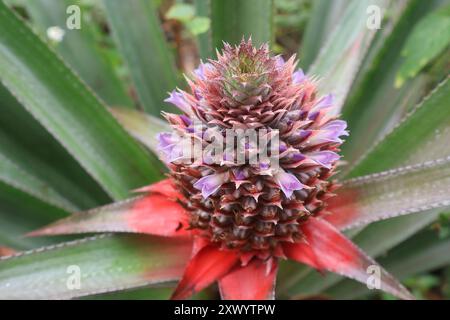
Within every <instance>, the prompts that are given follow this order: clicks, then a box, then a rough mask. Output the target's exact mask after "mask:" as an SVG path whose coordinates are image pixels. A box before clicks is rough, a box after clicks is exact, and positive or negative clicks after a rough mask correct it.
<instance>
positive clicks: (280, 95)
mask: <svg viewBox="0 0 450 320" xmlns="http://www.w3.org/2000/svg"><path fill="white" fill-rule="evenodd" d="M295 68H296V61H295V57H292V58H290V59H289V60H287V61H284V60H283V58H282V57H280V56H271V55H270V53H269V49H268V46H267V45H262V46H261V47H259V48H256V47H254V46H253V45H252V42H251V40H248V41H244V40H243V41H242V42H241V43H240V44H239V45H238V46H234V47H233V46H230V45H229V44H226V43H225V44H224V49H223V51H222V53H219V52H218V53H217V60H209V61H208V62H207V63H201V64H200V66H199V67H198V69H196V70H195V71H194V73H193V75H192V78H191V79H188V80H187V81H188V85H189V88H190V90H189V92H186V91H183V90H176V91H173V92H172V93H171V94H170V97H169V98H168V99H166V101H167V102H169V103H172V104H174V105H175V106H177V107H178V108H179V109H180V110H181V111H182V112H183V114H181V115H176V114H165V117H166V119H167V120H168V122H169V123H170V124H171V126H172V128H173V131H172V132H169V133H161V134H160V135H159V137H158V138H159V149H160V151H161V157H162V159H163V160H164V161H165V162H166V163H167V164H168V167H169V169H170V174H171V175H172V177H173V178H174V181H175V182H176V184H177V186H178V188H179V189H180V191H181V192H182V193H183V194H184V195H185V197H186V199H187V200H186V201H185V203H184V205H185V206H186V208H187V209H188V212H189V213H190V227H191V228H193V229H196V230H198V232H199V235H201V236H204V237H207V238H208V239H209V240H210V241H211V242H213V243H217V244H218V245H220V246H221V247H223V248H227V249H239V250H241V251H242V252H254V253H256V254H257V255H259V256H260V257H263V258H265V257H267V256H277V255H279V254H280V253H279V252H280V250H279V244H280V243H282V242H286V241H288V242H297V241H301V240H302V239H303V236H302V234H301V233H300V231H299V230H300V229H299V227H298V226H299V224H301V223H303V222H304V221H306V220H307V219H308V217H309V216H314V215H319V214H326V203H327V201H326V200H327V199H328V198H330V197H331V196H333V193H332V192H333V190H334V189H335V188H336V184H335V183H333V181H330V180H329V178H330V177H331V176H332V175H333V174H334V170H335V167H336V164H337V161H338V160H339V155H338V151H339V149H338V148H339V146H340V144H342V142H343V141H342V140H341V138H340V137H341V136H345V135H348V133H347V131H346V130H345V129H346V122H345V121H343V120H339V119H337V118H336V116H335V115H334V114H333V113H332V112H331V110H332V108H333V96H332V95H325V96H319V95H318V92H317V88H316V83H315V81H314V80H313V79H311V78H309V77H307V76H305V75H304V73H303V72H302V70H297V71H296V70H295ZM230 136H232V138H229V137H230ZM261 150H264V152H261ZM262 154H264V155H265V157H263V156H262ZM238 160H239V161H238Z"/></svg>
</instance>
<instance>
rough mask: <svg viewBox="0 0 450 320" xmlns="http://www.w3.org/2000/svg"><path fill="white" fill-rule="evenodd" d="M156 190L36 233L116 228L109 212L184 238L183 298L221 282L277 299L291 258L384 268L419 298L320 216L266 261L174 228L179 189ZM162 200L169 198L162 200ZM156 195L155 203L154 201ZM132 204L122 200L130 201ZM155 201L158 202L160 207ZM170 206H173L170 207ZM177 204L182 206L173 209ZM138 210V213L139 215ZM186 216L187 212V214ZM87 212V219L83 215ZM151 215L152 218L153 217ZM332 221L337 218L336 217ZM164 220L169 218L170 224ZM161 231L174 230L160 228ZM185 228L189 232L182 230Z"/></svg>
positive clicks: (384, 284) (336, 266)
mask: <svg viewBox="0 0 450 320" xmlns="http://www.w3.org/2000/svg"><path fill="white" fill-rule="evenodd" d="M144 190H145V191H148V190H151V191H150V192H149V193H148V194H147V195H146V196H144V197H140V198H138V199H135V200H133V202H134V203H135V204H137V206H131V207H128V209H123V206H116V209H117V208H118V207H122V209H123V211H121V212H120V211H115V213H111V211H110V210H111V206H105V207H102V208H99V209H97V210H96V212H95V213H93V212H90V213H88V215H89V214H90V215H91V217H88V216H87V215H86V213H81V214H75V215H74V216H72V217H69V218H67V219H65V220H61V221H59V222H56V223H55V224H53V225H50V226H48V227H45V228H43V229H40V230H37V231H35V232H33V235H34V236H39V235H56V234H67V233H76V232H112V231H116V232H117V230H114V225H115V224H113V223H111V220H110V219H109V218H108V214H115V216H116V217H115V219H116V221H121V223H122V225H123V226H125V225H128V227H123V228H122V229H121V230H122V231H127V232H139V233H146V234H152V235H158V236H161V235H162V236H169V237H179V236H184V237H185V241H188V242H190V243H191V247H192V254H191V257H190V261H188V262H187V267H186V269H185V271H184V274H183V276H182V279H181V281H180V282H179V284H178V287H177V289H176V290H175V292H174V294H173V298H174V299H184V298H187V297H189V296H190V295H192V294H194V293H196V292H198V291H200V290H202V289H204V288H205V287H207V286H209V285H210V284H212V283H214V282H216V281H218V283H219V288H220V292H221V295H222V297H223V298H224V299H271V298H273V297H274V289H275V282H276V272H277V265H278V260H280V259H286V258H287V259H291V260H295V261H298V262H300V263H303V264H307V265H309V266H311V267H313V268H316V269H318V270H327V271H331V272H335V273H338V274H341V275H344V276H346V277H349V278H352V279H355V280H357V281H360V282H362V283H366V282H367V281H368V280H369V277H370V276H371V274H370V273H368V272H367V271H368V270H367V268H368V267H369V266H375V267H378V268H380V269H379V270H380V273H381V278H380V285H381V286H380V289H382V290H384V291H386V292H389V293H391V294H393V295H395V296H397V297H400V298H402V299H413V298H414V297H413V296H412V295H411V294H410V293H409V292H408V291H407V290H406V289H405V288H404V287H403V286H402V285H401V284H400V283H399V282H398V281H397V280H395V278H394V277H393V276H391V275H390V274H389V273H388V272H386V271H385V270H384V269H382V267H381V266H379V265H378V264H377V263H376V262H375V261H373V260H372V259H371V258H369V257H368V256H367V255H366V254H364V253H363V252H362V250H361V249H359V248H358V247H357V246H356V245H355V244H353V243H352V242H351V241H350V240H349V239H347V238H346V237H345V236H344V235H343V234H341V233H340V232H339V231H338V230H337V229H336V227H335V226H333V225H332V224H331V223H329V222H326V221H325V220H323V219H322V218H320V217H316V218H313V217H311V218H310V219H308V220H307V221H305V222H304V223H302V224H301V225H300V226H299V228H300V229H301V232H302V234H304V236H305V237H304V240H303V241H302V242H298V243H294V242H292V243H288V242H286V243H283V245H282V246H281V250H280V251H279V252H277V253H276V257H275V256H267V257H265V259H261V258H260V257H258V252H241V251H239V250H233V249H226V248H221V247H220V246H219V245H217V244H216V243H212V242H211V241H210V240H209V239H207V238H205V237H204V236H202V235H201V234H199V233H198V232H196V231H195V230H193V231H188V230H185V229H184V228H183V227H182V228H175V229H173V226H174V221H178V223H179V225H181V226H183V225H184V223H185V221H186V219H185V218H186V214H187V213H186V212H185V209H184V208H183V207H182V206H181V205H180V204H179V202H178V201H179V199H182V196H181V194H180V193H178V191H177V190H176V189H175V188H174V185H173V182H172V181H171V180H170V179H167V180H164V181H161V182H159V183H157V184H155V185H152V186H149V187H147V188H145V189H144ZM161 198H163V199H165V201H160V199H161ZM154 199H157V200H156V201H155V202H154V203H152V202H153V200H154ZM125 203H127V202H123V203H122V204H125ZM145 203H147V204H150V203H152V205H151V208H152V209H153V210H152V211H146V212H147V214H143V213H139V212H140V210H141V209H138V210H137V211H135V210H134V208H136V207H137V208H140V206H141V205H142V204H145ZM155 204H156V206H155ZM167 208H170V210H167ZM173 208H178V210H173ZM136 212H138V213H136ZM136 214H142V215H143V216H142V221H143V223H142V226H137V225H136V221H137V220H136V219H135V215H136ZM154 214H156V215H158V216H159V218H158V221H159V222H158V226H159V228H158V229H156V228H148V227H147V226H148V225H150V224H147V222H149V221H151V217H152V216H153V215H154ZM183 214H184V215H185V216H183ZM83 215H84V217H82V216H83ZM96 215H97V218H98V217H102V218H103V219H101V220H102V221H103V224H93V223H92V220H90V219H92V216H96ZM149 217H150V218H149ZM331 220H332V219H331ZM164 222H167V224H166V225H165V224H164ZM89 226H90V227H89ZM160 229H164V230H171V231H172V232H163V233H162V232H161V230H160ZM182 230H184V231H182Z"/></svg>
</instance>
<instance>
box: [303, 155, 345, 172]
mask: <svg viewBox="0 0 450 320" xmlns="http://www.w3.org/2000/svg"><path fill="white" fill-rule="evenodd" d="M308 157H309V158H310V159H311V160H313V161H314V162H316V163H317V164H319V165H321V166H322V167H325V168H327V169H330V168H331V166H332V165H333V164H334V163H335V162H336V161H337V160H339V155H338V154H337V153H334V152H332V151H318V152H313V153H309V154H308Z"/></svg>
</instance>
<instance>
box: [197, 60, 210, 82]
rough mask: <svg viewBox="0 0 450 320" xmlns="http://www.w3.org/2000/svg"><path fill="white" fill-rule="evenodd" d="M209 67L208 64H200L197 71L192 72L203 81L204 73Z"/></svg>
mask: <svg viewBox="0 0 450 320" xmlns="http://www.w3.org/2000/svg"><path fill="white" fill-rule="evenodd" d="M210 66H211V64H210V63H200V65H199V66H198V68H197V69H195V70H194V74H195V75H196V76H197V77H198V78H199V79H200V80H205V79H206V76H205V71H206V69H208V68H209V67H210Z"/></svg>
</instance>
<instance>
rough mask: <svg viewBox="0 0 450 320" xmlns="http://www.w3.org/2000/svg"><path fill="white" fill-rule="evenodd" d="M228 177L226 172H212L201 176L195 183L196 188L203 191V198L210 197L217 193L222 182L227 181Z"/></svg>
mask: <svg viewBox="0 0 450 320" xmlns="http://www.w3.org/2000/svg"><path fill="white" fill-rule="evenodd" d="M226 178H227V175H226V173H221V174H211V175H209V176H205V177H203V178H200V179H199V180H198V181H197V182H196V183H195V184H194V188H195V189H198V190H201V191H202V196H203V198H205V199H206V198H208V197H209V196H210V195H212V194H213V193H215V192H216V191H217V190H219V188H220V187H221V186H222V184H224V183H225V181H226Z"/></svg>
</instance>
